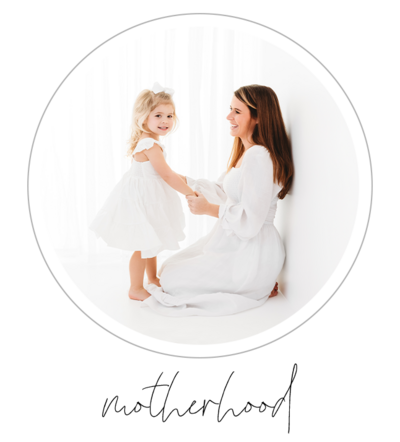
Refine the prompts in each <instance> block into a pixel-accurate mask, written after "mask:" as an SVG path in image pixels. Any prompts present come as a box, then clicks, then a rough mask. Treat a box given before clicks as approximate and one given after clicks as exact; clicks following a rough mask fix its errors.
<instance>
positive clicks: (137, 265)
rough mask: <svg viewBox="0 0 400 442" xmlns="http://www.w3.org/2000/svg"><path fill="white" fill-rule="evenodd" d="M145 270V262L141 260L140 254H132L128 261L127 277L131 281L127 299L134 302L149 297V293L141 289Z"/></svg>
mask: <svg viewBox="0 0 400 442" xmlns="http://www.w3.org/2000/svg"><path fill="white" fill-rule="evenodd" d="M145 268H146V260H145V259H142V254H141V252H134V253H133V255H132V257H131V259H130V261H129V276H130V279H131V286H130V288H129V297H130V298H131V299H134V300H135V301H144V300H145V299H146V298H148V297H149V296H150V293H149V292H147V291H146V290H145V289H144V287H143V277H144V270H145Z"/></svg>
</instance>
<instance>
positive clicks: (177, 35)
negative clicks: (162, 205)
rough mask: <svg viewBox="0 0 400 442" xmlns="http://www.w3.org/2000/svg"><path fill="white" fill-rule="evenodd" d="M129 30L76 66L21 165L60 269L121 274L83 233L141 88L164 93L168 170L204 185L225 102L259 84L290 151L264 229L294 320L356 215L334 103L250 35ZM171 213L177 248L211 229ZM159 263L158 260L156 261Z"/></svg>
mask: <svg viewBox="0 0 400 442" xmlns="http://www.w3.org/2000/svg"><path fill="white" fill-rule="evenodd" d="M136 31H137V30H136V29H133V30H130V31H127V32H125V33H123V34H121V35H120V36H118V37H116V38H114V39H112V40H111V41H109V42H108V43H106V44H104V45H103V46H101V47H100V48H98V49H97V50H96V51H94V52H93V53H92V54H91V55H89V57H87V58H86V59H85V60H84V61H83V62H82V63H81V64H79V66H78V67H77V68H76V69H75V70H74V71H73V72H72V73H71V74H70V75H69V76H68V78H67V79H66V80H65V82H64V83H63V84H62V86H61V87H60V89H59V90H58V91H57V93H56V95H55V96H54V98H53V100H52V101H51V103H50V106H49V108H48V109H47V111H46V113H45V115H44V118H43V120H42V123H41V126H40V129H39V131H38V135H37V139H36V142H35V146H34V150H33V155H35V154H36V152H39V151H40V152H41V155H42V158H43V161H42V162H41V183H42V186H41V207H42V212H43V217H44V219H45V222H46V226H47V232H48V235H49V239H50V242H51V244H52V245H53V247H54V249H55V250H56V251H57V254H58V256H59V257H60V260H61V262H62V263H63V264H64V265H65V266H66V267H68V266H70V265H74V264H78V265H81V264H82V265H85V264H88V263H89V264H91V265H92V266H96V264H101V265H103V264H104V263H109V264H110V265H113V264H115V265H120V263H124V265H125V262H126V261H127V259H128V258H129V253H128V254H127V253H126V252H123V251H118V250H116V249H111V248H108V247H107V246H106V245H105V243H104V242H102V240H97V239H96V238H95V235H94V234H93V232H91V231H89V230H88V225H89V224H90V222H91V220H92V219H93V217H94V216H95V214H96V213H97V211H98V209H99V208H100V207H101V205H102V204H103V202H104V200H105V199H106V197H107V196H108V194H109V192H110V191H111V190H112V188H113V187H114V185H115V184H116V183H117V182H118V181H119V179H120V178H121V177H122V175H123V174H124V173H125V172H126V171H127V169H128V168H129V166H130V160H129V159H128V158H127V157H126V151H127V148H128V144H127V141H128V139H129V135H130V122H131V112H132V108H133V103H134V101H135V98H136V96H137V95H138V93H139V92H140V91H141V90H142V89H145V88H151V87H152V85H153V83H154V82H155V81H158V82H159V83H161V84H162V85H165V86H167V87H170V88H173V89H175V95H174V101H175V103H176V111H177V115H178V118H179V120H180V123H179V127H178V130H177V131H176V132H175V133H173V134H171V135H170V136H167V137H166V138H165V139H164V143H165V144H166V146H167V161H168V163H169V165H170V166H171V167H172V169H173V170H175V171H176V172H178V173H180V174H184V175H187V176H190V177H192V178H208V179H211V180H216V179H217V177H218V176H219V175H220V174H221V173H222V172H223V171H224V170H225V169H226V166H227V161H228V158H229V154H230V151H231V148H232V143H233V139H232V137H230V135H229V124H228V122H227V120H226V115H227V114H228V112H229V105H230V102H231V98H232V95H233V92H234V90H235V89H237V88H239V87H240V86H243V85H247V84H253V83H257V84H263V85H267V86H270V87H271V88H272V89H274V91H275V92H276V94H277V95H278V98H279V101H280V104H281V109H282V113H283V117H284V120H285V124H286V128H287V131H288V134H289V137H290V139H291V143H292V150H293V157H294V163H295V180H294V185H293V188H292V190H291V192H290V194H289V195H288V196H287V197H286V198H285V199H284V200H283V201H280V202H279V203H278V212H277V219H276V223H275V224H276V226H277V228H278V230H279V232H280V234H281V236H282V238H283V241H284V244H285V248H286V254H287V258H286V263H285V267H284V271H283V272H282V274H281V276H280V280H279V282H280V288H281V290H282V292H283V293H284V295H285V296H286V297H287V299H289V300H290V302H291V303H292V305H293V306H295V309H298V308H300V307H302V306H303V305H304V304H306V303H307V301H309V300H310V299H311V298H312V297H313V296H314V295H315V294H316V293H317V292H318V290H319V289H320V288H321V287H322V286H323V285H324V283H325V282H326V281H327V279H328V278H329V276H330V275H331V274H332V272H333V271H334V269H335V268H336V266H337V265H338V263H339V261H340V259H341V257H342V255H343V253H344V251H345V249H346V246H347V244H348V241H349V238H350V235H351V232H352V228H353V225H354V220H355V216H356V211H357V198H358V172H357V162H356V156H355V152H354V146H353V142H352V139H351V135H350V132H349V130H348V128H347V126H346V122H345V120H344V118H343V117H342V115H341V113H340V111H339V109H338V107H337V106H336V104H335V102H334V100H333V99H332V97H331V96H330V95H329V93H328V92H327V90H326V89H325V88H324V86H323V85H322V84H321V83H320V82H319V81H318V80H317V79H316V77H315V76H314V75H313V74H312V73H311V72H310V71H309V70H308V69H306V68H305V67H304V66H303V65H302V64H301V63H300V62H299V61H297V60H295V59H294V58H293V57H291V56H290V55H288V54H287V53H286V52H284V51H282V50H281V49H279V48H277V47H276V46H274V45H272V44H270V43H268V42H267V41H264V40H262V39H260V38H258V37H255V36H253V35H250V34H247V33H244V32H241V31H238V30H233V29H223V28H216V27H184V26H183V27H181V28H176V29H169V30H161V31H160V32H157V33H149V34H147V35H144V36H143V33H142V34H140V33H138V32H136ZM139 34H140V35H139ZM182 204H183V207H184V211H185V216H186V225H187V227H186V240H185V241H183V242H182V243H181V247H182V248H183V247H185V246H187V245H189V244H191V243H193V242H194V241H195V240H197V239H198V238H199V237H201V236H202V235H205V234H206V233H207V232H208V231H209V230H210V229H211V227H212V226H213V224H214V223H215V222H216V221H215V219H213V218H210V217H206V216H194V215H191V214H190V213H189V211H188V209H187V207H186V204H185V200H184V198H182ZM171 253H172V252H163V253H162V254H161V256H160V260H159V262H162V260H163V259H165V258H166V257H167V256H169V255H170V254H171ZM126 271H127V270H126ZM87 284H88V285H90V281H87ZM83 286H84V285H83ZM83 286H82V290H84V287H83Z"/></svg>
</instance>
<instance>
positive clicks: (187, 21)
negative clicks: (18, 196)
mask: <svg viewBox="0 0 400 442" xmlns="http://www.w3.org/2000/svg"><path fill="white" fill-rule="evenodd" d="M180 26H185V27H188V26H213V27H224V28H227V29H239V30H241V31H243V32H246V33H248V34H251V35H254V36H256V37H259V38H261V39H263V40H266V41H267V42H269V43H271V44H274V45H275V46H277V47H278V48H280V49H282V50H284V51H285V52H287V53H288V54H289V55H291V56H292V57H294V58H295V59H297V60H298V61H300V62H301V63H302V64H303V65H304V66H306V67H307V68H308V69H309V70H310V71H311V72H312V73H313V74H314V75H315V77H316V78H317V79H318V80H319V81H320V82H321V83H322V84H323V85H324V87H325V88H326V89H327V90H328V92H329V93H330V94H331V96H332V98H333V100H334V101H335V103H336V105H337V106H338V107H339V109H340V111H341V113H342V115H343V117H344V119H345V121H346V123H347V126H348V129H349V131H350V133H351V136H352V139H353V143H354V147H355V153H356V157H357V164H358V174H359V199H358V210H357V214H356V219H355V223H354V228H353V232H352V235H351V238H350V240H349V243H348V246H347V248H346V250H345V252H344V254H343V257H342V259H341V260H340V262H339V264H338V266H337V268H336V269H335V271H334V272H333V274H332V275H331V277H330V278H329V280H328V281H327V282H326V283H325V285H324V286H323V287H322V288H321V290H320V291H319V292H318V293H317V294H316V295H315V296H314V297H313V298H312V299H311V300H310V301H309V302H308V303H307V304H306V305H305V306H304V307H303V308H301V309H300V310H299V311H298V312H296V313H295V314H294V315H292V316H291V317H289V318H288V319H286V320H285V321H283V322H282V323H280V324H278V325H276V326H274V327H273V328H271V329H269V330H266V331H264V332H262V333H259V334H257V335H254V336H252V337H249V338H246V339H242V340H239V341H234V342H229V343H224V344H214V345H187V344H175V343H172V342H167V341H161V340H158V339H154V338H150V337H148V336H146V335H143V334H141V333H138V332H135V331H134V330H132V329H130V328H128V327H126V326H124V325H122V324H120V323H118V322H117V321H115V320H114V319H112V318H110V317H109V316H107V315H106V314H105V313H104V312H102V311H101V310H99V309H98V308H97V307H96V306H95V305H94V304H92V302H91V301H90V300H89V299H88V298H87V297H86V296H85V295H84V294H83V293H82V292H81V291H80V289H79V288H78V287H77V286H76V285H75V284H74V283H73V281H72V280H71V278H70V277H69V275H68V274H67V272H66V271H65V269H64V267H63V266H62V264H61V262H60V261H59V259H58V257H57V255H56V254H55V251H54V249H53V247H52V245H51V243H50V241H49V239H48V235H47V233H46V229H45V224H44V222H43V219H42V214H41V211H40V209H39V207H40V205H39V204H38V202H39V201H38V200H39V195H38V191H36V194H35V190H38V178H37V177H36V179H35V173H37V172H39V168H38V167H36V169H35V167H34V166H38V165H39V164H40V162H41V160H42V158H41V155H40V153H39V154H38V155H35V156H34V155H33V148H34V144H35V140H36V137H37V134H38V131H39V128H40V124H41V122H42V119H43V117H44V115H45V113H46V110H47V108H48V106H49V105H50V103H51V101H52V99H53V97H54V96H55V94H56V93H57V91H58V89H59V88H60V87H61V86H62V84H63V83H64V81H65V80H66V79H67V78H68V76H69V75H70V74H71V73H72V72H73V71H74V70H75V69H76V68H77V67H78V66H79V64H81V63H82V62H83V61H84V60H85V59H86V58H87V57H88V56H90V54H92V53H93V52H94V51H96V50H97V49H98V48H99V47H101V46H103V45H104V44H106V43H107V42H109V41H110V40H112V39H114V38H115V37H117V36H119V35H121V34H124V33H125V32H127V31H130V32H140V34H141V36H142V35H143V33H145V32H153V31H154V30H155V29H157V30H160V29H173V28H176V27H180ZM28 204H29V211H30V216H31V222H32V228H33V231H34V234H35V237H36V241H37V243H38V246H39V249H40V251H41V253H42V256H43V259H44V260H45V262H46V264H47V266H48V268H49V270H50V272H51V274H52V275H53V277H54V278H55V279H56V281H57V282H58V284H59V285H60V287H61V289H62V290H63V291H64V292H65V294H66V295H67V296H68V297H69V298H70V299H71V301H72V302H73V303H74V304H75V305H76V306H77V307H78V308H79V309H80V310H81V311H82V312H83V313H85V314H86V315H87V316H88V317H89V318H90V319H92V320H93V321H94V322H95V323H96V324H98V325H99V326H100V327H102V328H103V329H105V330H106V331H108V332H109V333H111V334H113V335H114V336H116V337H118V338H120V339H122V340H124V341H126V342H128V343H130V344H133V345H135V346H137V347H140V348H143V349H146V350H149V351H153V352H157V353H160V354H164V355H169V356H178V357H189V358H213V357H222V356H229V355H234V354H238V353H243V352H246V351H251V350H254V349H257V348H259V347H262V346H265V345H268V344H270V343H272V342H274V341H276V340H278V339H280V338H282V337H284V336H286V335H287V334H289V333H291V332H293V331H294V330H296V329H297V328H298V327H300V326H301V325H303V324H304V323H305V322H306V321H308V320H309V319H310V318H311V317H312V316H314V315H315V314H316V313H317V312H318V311H319V310H320V309H321V308H322V307H323V306H324V305H325V304H326V303H327V302H328V301H329V299H330V298H331V297H332V296H333V295H334V294H335V293H336V291H337V290H338V289H339V287H340V286H341V284H342V283H343V281H344V280H345V279H346V277H347V275H348V273H349V272H350V270H351V268H352V266H353V265H354V262H355V260H356V259H357V256H358V254H359V252H360V250H361V246H362V244H363V241H364V238H365V235H366V231H367V228H368V223H369V217H370V211H371V204H372V167H371V161H370V155H369V150H368V143H367V140H366V137H365V134H364V130H363V128H362V125H361V122H360V120H359V118H358V115H357V113H356V111H355V109H354V107H353V105H352V103H351V101H350V99H349V98H348V96H347V95H346V93H345V92H344V90H343V89H342V87H341V86H340V84H339V83H338V82H337V80H336V79H335V78H334V77H333V75H332V74H331V73H330V72H329V71H328V70H327V69H326V68H325V66H323V65H322V63H320V62H319V61H318V60H317V59H316V58H315V57H314V56H313V55H312V54H310V53H309V52H308V51H307V50H306V49H304V48H303V47H302V46H300V45H299V44H298V43H296V42H294V41H293V40H291V39H290V38H288V37H286V36H285V35H283V34H281V33H279V32H277V31H275V30H273V29H271V28H268V27H267V26H265V25H262V24H260V23H256V22H253V21H250V20H246V19H242V18H239V17H233V16H227V15H219V14H207V13H198V14H197V13H195V14H180V15H174V16H167V17H160V18H157V19H154V20H151V21H148V22H144V23H141V24H139V25H136V26H133V27H131V28H129V29H127V30H125V31H123V32H121V33H119V34H117V35H115V36H114V37H112V38H110V39H109V40H107V41H105V42H104V43H102V44H101V45H99V46H98V47H97V48H95V49H94V50H93V51H92V52H90V53H89V54H88V55H87V56H86V57H85V58H84V59H82V60H81V61H80V62H79V63H78V64H77V65H76V66H75V67H74V68H73V69H72V71H71V72H70V73H69V74H68V75H67V76H66V77H65V79H64V80H63V81H62V83H61V84H60V86H59V87H58V88H57V90H56V91H55V92H54V94H53V96H52V97H51V99H50V101H49V103H48V104H47V106H46V109H45V110H44V112H43V115H42V117H41V119H40V122H39V124H38V127H37V129H36V133H35V136H34V139H33V143H32V148H31V154H30V159H29V167H28Z"/></svg>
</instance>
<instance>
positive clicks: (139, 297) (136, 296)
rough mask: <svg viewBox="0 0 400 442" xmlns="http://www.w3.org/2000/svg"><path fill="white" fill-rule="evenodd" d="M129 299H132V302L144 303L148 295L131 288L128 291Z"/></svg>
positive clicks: (142, 290) (143, 290)
mask: <svg viewBox="0 0 400 442" xmlns="http://www.w3.org/2000/svg"><path fill="white" fill-rule="evenodd" d="M128 295H129V297H130V298H131V299H133V300H134V301H144V300H145V299H147V298H148V297H149V296H151V295H150V293H149V292H148V291H147V290H145V289H143V288H141V289H133V288H132V287H131V288H130V289H129V294H128Z"/></svg>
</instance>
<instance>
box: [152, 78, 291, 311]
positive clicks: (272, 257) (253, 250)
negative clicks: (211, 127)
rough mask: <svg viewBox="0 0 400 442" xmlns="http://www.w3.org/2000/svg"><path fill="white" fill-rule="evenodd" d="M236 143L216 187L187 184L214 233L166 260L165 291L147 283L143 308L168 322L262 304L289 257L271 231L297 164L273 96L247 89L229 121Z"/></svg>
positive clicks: (192, 200)
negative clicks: (212, 219) (211, 220)
mask: <svg viewBox="0 0 400 442" xmlns="http://www.w3.org/2000/svg"><path fill="white" fill-rule="evenodd" d="M227 119H228V120H229V121H230V123H231V128H230V133H231V135H232V136H234V137H235V140H234V144H233V149H232V153H231V157H230V161H229V165H228V170H227V171H226V172H224V173H223V174H222V175H221V177H220V178H219V179H218V181H217V182H215V183H213V182H210V181H207V180H203V179H200V180H193V179H191V178H187V184H188V185H189V186H190V187H192V188H193V189H194V190H195V191H196V193H197V197H195V196H188V197H187V200H188V204H189V208H190V210H191V212H192V213H194V214H196V215H202V214H206V215H209V216H213V217H215V218H218V221H217V223H216V224H215V226H214V228H213V229H212V231H211V232H210V233H209V234H208V235H206V236H205V237H203V238H201V239H200V240H199V241H197V242H196V243H194V244H193V245H191V246H189V247H187V248H186V249H184V250H182V251H180V252H178V253H177V254H175V255H174V256H172V257H171V258H169V259H168V260H166V261H165V263H164V265H163V266H162V267H161V269H160V274H161V279H160V283H161V286H162V288H160V287H157V286H155V285H149V286H148V287H147V291H148V292H149V293H151V295H152V296H150V297H149V298H147V299H146V300H145V301H144V305H147V306H149V307H150V308H152V309H153V310H155V311H157V312H159V313H161V314H164V315H168V316H190V315H201V316H221V315H229V314H233V313H238V312H241V311H244V310H247V309H250V308H254V307H258V306H260V305H262V304H263V303H264V302H265V301H266V300H267V299H268V297H269V296H270V294H271V290H273V288H274V285H275V281H276V278H277V276H278V275H279V273H280V271H281V269H282V266H283V262H284V259H285V251H284V247H283V244H282V240H281V238H280V236H279V233H278V231H277V230H276V228H275V226H274V225H273V220H274V217H275V212H276V207H277V201H278V199H283V198H284V197H285V195H286V194H287V192H288V191H289V188H290V185H291V182H292V177H293V161H292V155H291V151H290V144H289V140H288V137H287V134H286V131H285V126H284V122H283V118H282V114H281V110H280V106H279V102H278V98H277V97H276V95H275V93H274V91H273V90H272V89H271V88H268V87H266V86H259V85H251V86H244V87H241V88H240V89H238V90H237V91H235V93H234V97H233V98H232V103H231V111H230V113H229V115H228V116H227Z"/></svg>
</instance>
